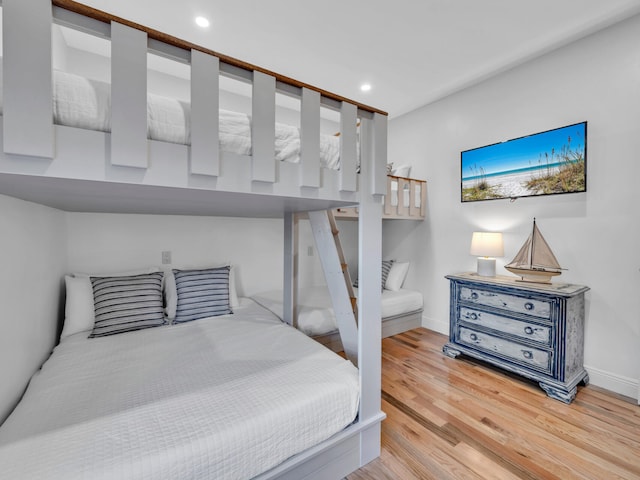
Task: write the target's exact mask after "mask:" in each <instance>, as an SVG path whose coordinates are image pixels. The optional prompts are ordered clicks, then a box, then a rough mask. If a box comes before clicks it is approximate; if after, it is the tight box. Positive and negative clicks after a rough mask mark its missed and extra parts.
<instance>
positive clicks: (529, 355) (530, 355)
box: [522, 350, 533, 360]
mask: <svg viewBox="0 0 640 480" xmlns="http://www.w3.org/2000/svg"><path fill="white" fill-rule="evenodd" d="M522 356H523V357H524V358H526V359H529V360H531V359H532V358H533V353H531V352H530V351H529V350H523V351H522Z"/></svg>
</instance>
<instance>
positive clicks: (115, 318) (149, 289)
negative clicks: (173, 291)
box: [89, 272, 165, 338]
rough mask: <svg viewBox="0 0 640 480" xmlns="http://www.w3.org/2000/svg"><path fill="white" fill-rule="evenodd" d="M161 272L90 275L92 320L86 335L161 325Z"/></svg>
mask: <svg viewBox="0 0 640 480" xmlns="http://www.w3.org/2000/svg"><path fill="white" fill-rule="evenodd" d="M162 275H163V274H162V272H157V273H148V274H142V275H132V276H125V277H90V278H91V287H92V288H93V304H94V311H95V323H94V325H93V331H92V332H91V335H89V337H90V338H91V337H104V336H107V335H115V334H116V333H123V332H130V331H133V330H141V329H143V328H151V327H158V326H160V325H164V323H165V321H164V310H163V308H162Z"/></svg>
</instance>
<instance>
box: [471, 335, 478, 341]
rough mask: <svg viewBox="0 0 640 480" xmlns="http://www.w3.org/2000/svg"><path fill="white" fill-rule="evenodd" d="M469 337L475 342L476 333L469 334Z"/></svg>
mask: <svg viewBox="0 0 640 480" xmlns="http://www.w3.org/2000/svg"><path fill="white" fill-rule="evenodd" d="M469 338H470V339H471V340H473V341H474V342H475V341H476V340H478V335H476V334H475V333H472V334H471V335H469Z"/></svg>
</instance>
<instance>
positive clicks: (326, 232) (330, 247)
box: [309, 210, 380, 397]
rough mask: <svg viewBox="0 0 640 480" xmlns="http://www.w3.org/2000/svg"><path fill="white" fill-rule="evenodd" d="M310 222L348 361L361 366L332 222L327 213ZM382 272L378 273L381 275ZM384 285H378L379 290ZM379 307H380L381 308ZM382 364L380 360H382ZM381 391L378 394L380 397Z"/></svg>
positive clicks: (312, 216) (311, 216) (311, 215)
mask: <svg viewBox="0 0 640 480" xmlns="http://www.w3.org/2000/svg"><path fill="white" fill-rule="evenodd" d="M309 223H310V224H311V231H312V232H313V237H314V239H315V241H316V250H317V251H318V258H319V259H320V263H321V264H322V269H323V271H324V278H325V279H326V281H327V287H328V289H329V295H330V296H331V302H332V304H333V312H334V314H335V317H336V323H337V324H338V330H339V331H340V340H342V347H343V348H344V353H345V354H346V355H347V358H348V359H349V360H351V361H352V362H353V364H354V365H356V366H357V365H358V327H357V326H356V319H355V317H354V316H353V309H352V307H351V299H350V298H349V293H348V291H347V285H346V283H345V281H344V274H343V273H342V265H341V264H340V258H339V256H338V250H337V248H336V242H335V240H334V238H333V232H332V230H331V225H330V223H329V217H328V215H327V211H326V210H320V211H316V212H309ZM379 275H380V272H378V276H379ZM379 286H380V283H379V282H378V287H379ZM378 308H380V306H379V305H378ZM378 361H380V359H378ZM379 396H380V392H378V397H379Z"/></svg>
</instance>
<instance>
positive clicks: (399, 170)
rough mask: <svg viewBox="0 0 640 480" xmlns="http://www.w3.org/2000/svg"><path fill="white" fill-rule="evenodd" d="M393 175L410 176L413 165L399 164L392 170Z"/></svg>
mask: <svg viewBox="0 0 640 480" xmlns="http://www.w3.org/2000/svg"><path fill="white" fill-rule="evenodd" d="M391 175H393V176H394V177H404V178H409V175H411V165H398V166H397V167H395V168H394V169H393V170H391Z"/></svg>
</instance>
